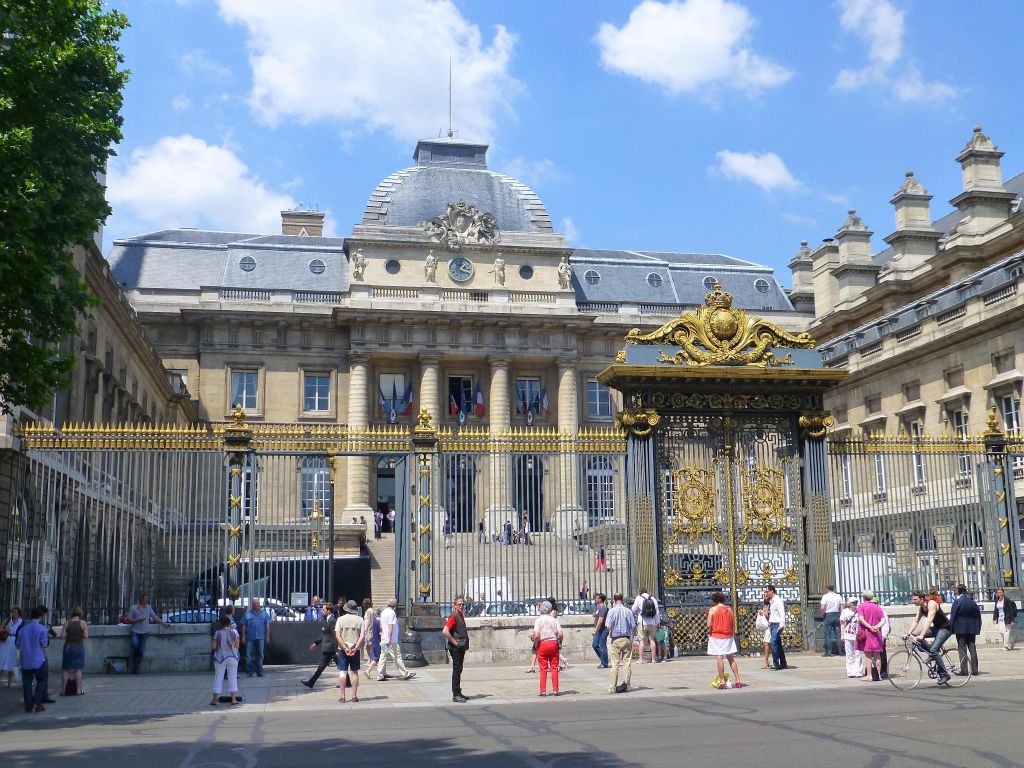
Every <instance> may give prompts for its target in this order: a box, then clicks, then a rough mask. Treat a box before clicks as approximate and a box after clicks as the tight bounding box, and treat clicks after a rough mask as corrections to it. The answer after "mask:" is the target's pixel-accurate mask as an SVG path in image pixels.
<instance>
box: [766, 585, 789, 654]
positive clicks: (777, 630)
mask: <svg viewBox="0 0 1024 768" xmlns="http://www.w3.org/2000/svg"><path fill="white" fill-rule="evenodd" d="M764 599H765V600H767V601H768V629H769V631H770V632H771V645H772V664H773V665H774V666H773V669H788V668H789V665H788V664H786V649H785V648H783V647H782V629H783V628H784V627H785V626H786V605H785V603H783V602H782V598H781V597H779V596H778V594H777V593H776V591H775V585H774V584H769V585H768V586H767V587H765V590H764Z"/></svg>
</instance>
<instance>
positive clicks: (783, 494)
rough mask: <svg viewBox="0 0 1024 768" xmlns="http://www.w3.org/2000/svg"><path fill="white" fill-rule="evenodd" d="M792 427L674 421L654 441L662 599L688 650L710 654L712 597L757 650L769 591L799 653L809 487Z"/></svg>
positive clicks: (725, 419)
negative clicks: (759, 618)
mask: <svg viewBox="0 0 1024 768" xmlns="http://www.w3.org/2000/svg"><path fill="white" fill-rule="evenodd" d="M796 434H797V425H796V423H795V420H794V419H793V418H791V417H786V416H775V415H764V416H755V417H747V418H743V419H742V420H740V419H738V418H736V417H733V416H721V415H713V414H674V415H670V416H667V417H666V418H665V419H664V420H663V421H662V423H661V425H660V426H659V430H658V433H657V438H656V448H655V450H656V456H657V466H658V470H659V471H658V487H657V497H658V500H659V502H658V505H657V509H658V510H659V514H658V515H657V519H656V524H657V526H658V529H659V536H658V538H659V540H660V542H661V546H660V548H659V549H660V551H659V558H658V560H659V563H660V566H661V568H660V577H661V584H662V595H663V599H664V603H665V608H666V613H667V615H668V617H669V619H670V621H671V624H672V627H673V640H674V643H675V645H676V646H677V647H678V648H679V649H680V652H683V653H703V652H704V650H705V649H706V647H707V628H706V614H707V609H708V607H709V606H710V605H711V595H712V594H713V593H714V592H715V591H722V592H723V593H724V594H725V596H726V601H727V602H728V603H730V604H731V606H732V608H733V612H734V615H735V617H736V623H737V642H738V644H739V646H740V648H741V650H745V649H760V647H761V643H762V635H763V634H764V633H763V631H759V630H757V629H756V627H755V626H754V621H755V617H756V614H757V609H758V608H759V607H760V606H761V605H762V602H763V597H764V590H765V587H766V586H768V585H769V584H774V585H775V586H776V587H777V589H778V593H779V595H780V597H782V598H783V600H784V601H785V603H786V607H787V609H788V616H787V623H786V627H785V630H784V632H783V639H784V642H785V643H786V644H787V645H789V646H798V645H801V644H802V642H803V636H804V633H805V629H806V625H805V621H804V611H803V604H804V602H805V600H804V596H805V595H806V594H807V590H806V587H807V585H806V579H805V569H804V567H803V564H804V558H805V547H804V530H803V515H802V508H803V505H802V501H801V500H802V499H803V497H804V495H803V488H802V483H801V478H800V455H799V450H798V444H797V441H796V440H795V439H794V438H795V436H796Z"/></svg>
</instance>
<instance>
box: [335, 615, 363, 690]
mask: <svg viewBox="0 0 1024 768" xmlns="http://www.w3.org/2000/svg"><path fill="white" fill-rule="evenodd" d="M342 611H343V613H342V615H341V616H339V617H338V621H337V622H336V623H335V625H334V637H335V640H336V641H337V643H338V701H339V702H341V703H342V704H344V703H345V678H346V675H347V677H348V681H349V682H350V683H351V684H352V701H359V649H360V648H362V647H363V619H362V617H361V616H360V615H359V606H358V605H356V601H355V600H349V601H348V602H347V603H345V606H344V607H343V608H342Z"/></svg>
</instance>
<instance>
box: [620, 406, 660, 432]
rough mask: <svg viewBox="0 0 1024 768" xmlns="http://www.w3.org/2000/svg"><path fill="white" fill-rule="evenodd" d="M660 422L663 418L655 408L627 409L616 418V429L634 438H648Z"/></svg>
mask: <svg viewBox="0 0 1024 768" xmlns="http://www.w3.org/2000/svg"><path fill="white" fill-rule="evenodd" d="M660 421H661V416H659V415H658V412H657V411H656V410H655V409H654V408H625V409H623V410H622V412H621V413H620V414H619V415H618V416H616V417H615V428H616V429H623V430H625V431H626V432H629V433H630V434H632V435H633V436H634V437H647V436H648V435H650V434H651V432H652V431H654V428H655V427H656V426H658V422H660Z"/></svg>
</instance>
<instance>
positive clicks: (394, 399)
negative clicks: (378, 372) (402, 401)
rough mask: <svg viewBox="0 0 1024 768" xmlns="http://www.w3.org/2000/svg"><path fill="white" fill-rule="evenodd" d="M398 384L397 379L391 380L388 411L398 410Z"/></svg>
mask: <svg viewBox="0 0 1024 768" xmlns="http://www.w3.org/2000/svg"><path fill="white" fill-rule="evenodd" d="M397 387H398V385H397V384H396V383H395V380H394V379H392V380H391V402H390V403H388V412H389V413H390V412H391V411H397V410H398V388H397Z"/></svg>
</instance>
